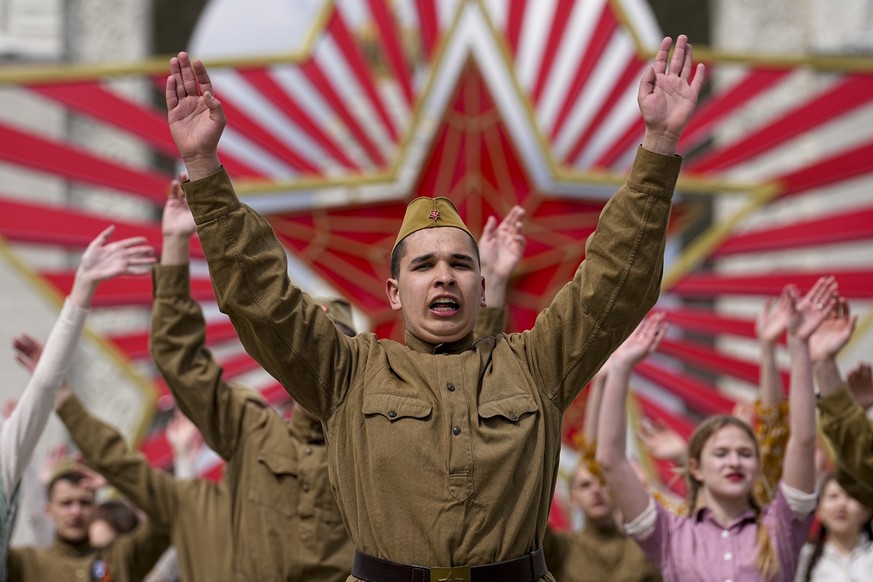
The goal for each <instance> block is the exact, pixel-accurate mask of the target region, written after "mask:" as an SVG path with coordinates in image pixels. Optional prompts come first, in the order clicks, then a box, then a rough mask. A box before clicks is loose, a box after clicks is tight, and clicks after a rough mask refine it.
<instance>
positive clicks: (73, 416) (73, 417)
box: [57, 395, 88, 426]
mask: <svg viewBox="0 0 873 582" xmlns="http://www.w3.org/2000/svg"><path fill="white" fill-rule="evenodd" d="M57 413H58V416H59V417H60V419H61V420H62V421H64V424H66V425H69V426H75V425H76V424H77V422H76V421H77V420H79V419H81V418H84V417H85V416H86V415H87V414H88V413H87V411H86V410H85V407H84V406H82V403H81V402H79V399H78V398H76V396H75V395H71V396H70V397H69V398H67V399H66V400H64V401H63V402H62V403H61V405H60V406H58V408H57Z"/></svg>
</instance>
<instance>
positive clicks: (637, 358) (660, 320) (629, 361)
mask: <svg viewBox="0 0 873 582" xmlns="http://www.w3.org/2000/svg"><path fill="white" fill-rule="evenodd" d="M667 327H668V325H667V322H666V321H664V312H663V311H659V312H656V313H653V314H652V315H649V316H648V317H646V318H645V319H644V320H643V321H642V322H641V323H640V324H639V325H638V326H637V328H636V329H635V330H634V331H633V333H632V334H630V336H629V337H628V338H627V339H626V340H624V343H623V344H621V345H620V346H618V349H617V350H615V352H613V354H612V355H611V356H610V357H609V361H608V362H607V365H606V366H607V368H608V372H607V373H609V371H611V370H612V369H614V368H616V366H629V367H633V366H635V365H637V364H638V363H640V362H642V361H643V360H644V359H646V356H648V355H649V354H651V353H652V352H654V351H655V349H657V347H658V344H660V343H661V340H662V339H663V338H664V335H665V334H666V333H667Z"/></svg>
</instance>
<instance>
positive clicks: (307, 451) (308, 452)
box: [306, 447, 312, 455]
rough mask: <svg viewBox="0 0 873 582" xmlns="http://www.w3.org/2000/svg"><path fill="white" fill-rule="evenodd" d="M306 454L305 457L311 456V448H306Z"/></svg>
mask: <svg viewBox="0 0 873 582" xmlns="http://www.w3.org/2000/svg"><path fill="white" fill-rule="evenodd" d="M306 454H307V455H311V454H312V447H306Z"/></svg>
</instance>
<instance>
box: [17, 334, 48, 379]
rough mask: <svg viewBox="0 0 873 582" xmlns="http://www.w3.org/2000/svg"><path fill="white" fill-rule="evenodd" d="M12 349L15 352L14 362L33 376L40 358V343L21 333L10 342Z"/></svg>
mask: <svg viewBox="0 0 873 582" xmlns="http://www.w3.org/2000/svg"><path fill="white" fill-rule="evenodd" d="M12 349H13V350H14V351H15V360H16V361H17V362H18V363H19V364H21V365H22V366H24V368H25V369H26V370H27V371H28V372H30V373H31V374H33V371H34V370H35V369H36V363H37V362H39V358H40V356H42V343H40V342H39V341H38V340H36V339H34V338H33V337H32V336H29V335H27V334H26V333H23V334H21V335H19V336H17V337H16V338H15V339H13V340H12Z"/></svg>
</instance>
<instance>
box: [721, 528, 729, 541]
mask: <svg viewBox="0 0 873 582" xmlns="http://www.w3.org/2000/svg"><path fill="white" fill-rule="evenodd" d="M729 535H731V533H730V532H729V531H728V530H726V529H724V530H722V531H721V539H723V540H726V539H728V536H729Z"/></svg>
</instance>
